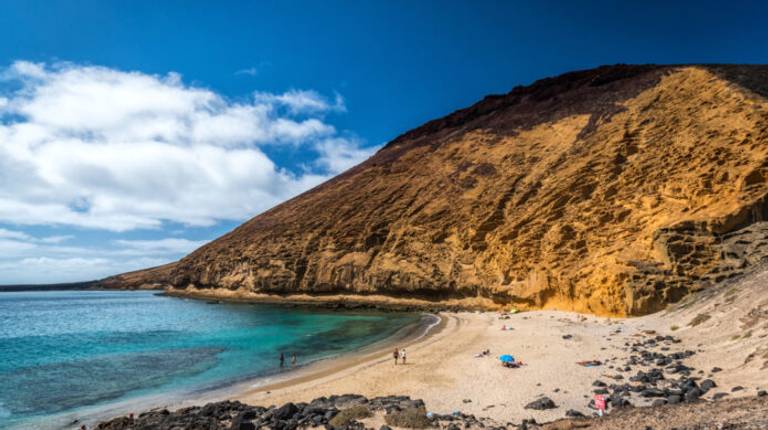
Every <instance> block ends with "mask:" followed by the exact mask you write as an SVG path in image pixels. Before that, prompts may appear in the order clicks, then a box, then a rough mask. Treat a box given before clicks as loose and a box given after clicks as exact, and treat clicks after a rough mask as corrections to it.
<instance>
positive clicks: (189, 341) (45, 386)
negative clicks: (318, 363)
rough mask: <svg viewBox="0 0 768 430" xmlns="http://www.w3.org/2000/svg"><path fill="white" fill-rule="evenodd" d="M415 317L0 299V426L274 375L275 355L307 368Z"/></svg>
mask: <svg viewBox="0 0 768 430" xmlns="http://www.w3.org/2000/svg"><path fill="white" fill-rule="evenodd" d="M418 319H419V316H418V315H414V314H397V313H374V312H357V313H352V312H336V311H319V310H309V309H296V308H287V307H279V306H269V305H249V304H218V305H212V304H207V303H205V302H202V301H196V300H187V299H179V298H171V297H163V296H158V295H155V294H154V293H153V292H147V291H139V292H134V291H124V292H104V291H51V292H17V293H0V428H4V427H7V426H11V425H19V424H24V423H27V424H28V425H31V424H29V423H34V422H41V419H42V420H43V421H44V420H45V418H46V417H53V416H56V415H61V414H62V413H75V414H76V412H77V411H78V409H80V408H85V407H93V406H98V405H109V404H114V403H115V402H119V401H124V400H126V399H131V398H136V397H140V396H147V395H155V394H163V393H170V392H173V393H179V392H196V391H199V390H207V389H213V388H217V387H221V386H224V385H228V384H233V383H236V382H238V381H242V380H244V379H247V378H253V377H258V376H264V375H268V374H272V373H276V372H278V371H279V370H280V368H279V360H278V356H279V352H281V351H282V352H285V353H286V358H287V357H289V355H288V354H289V353H292V352H296V353H297V354H298V359H299V362H300V364H302V363H307V362H309V361H312V360H317V359H320V358H324V357H329V356H333V355H337V354H340V353H343V352H346V351H350V350H354V349H358V348H360V347H363V346H365V345H368V344H371V343H374V342H376V341H379V340H382V339H384V338H386V337H388V336H391V335H393V334H394V333H395V332H397V331H398V330H399V329H401V328H402V327H404V326H405V325H408V324H410V323H414V322H416V321H418ZM286 361H287V362H289V361H290V360H289V359H288V360H286ZM91 409H92V408H91Z"/></svg>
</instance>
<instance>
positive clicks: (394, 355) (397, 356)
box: [392, 348, 400, 366]
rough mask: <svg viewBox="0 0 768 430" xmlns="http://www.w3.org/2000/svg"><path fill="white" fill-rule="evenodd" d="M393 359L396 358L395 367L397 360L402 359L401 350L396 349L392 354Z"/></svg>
mask: <svg viewBox="0 0 768 430" xmlns="http://www.w3.org/2000/svg"><path fill="white" fill-rule="evenodd" d="M392 357H394V358H395V366H397V359H398V358H400V350H399V349H397V348H395V352H393V353H392Z"/></svg>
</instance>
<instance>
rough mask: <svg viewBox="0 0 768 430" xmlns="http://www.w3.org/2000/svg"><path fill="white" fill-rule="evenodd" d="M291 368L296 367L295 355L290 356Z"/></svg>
mask: <svg viewBox="0 0 768 430" xmlns="http://www.w3.org/2000/svg"><path fill="white" fill-rule="evenodd" d="M291 367H296V353H295V352H294V353H293V354H291Z"/></svg>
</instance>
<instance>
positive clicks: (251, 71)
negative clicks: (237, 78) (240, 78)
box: [235, 67, 259, 76]
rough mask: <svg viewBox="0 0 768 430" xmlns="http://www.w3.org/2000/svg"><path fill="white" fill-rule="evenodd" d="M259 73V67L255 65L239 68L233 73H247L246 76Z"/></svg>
mask: <svg viewBox="0 0 768 430" xmlns="http://www.w3.org/2000/svg"><path fill="white" fill-rule="evenodd" d="M258 74H259V69H257V68H255V67H249V68H247V69H240V70H238V71H236V72H235V75H248V76H256V75H258Z"/></svg>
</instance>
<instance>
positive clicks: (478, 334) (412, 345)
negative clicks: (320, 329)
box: [155, 273, 768, 428]
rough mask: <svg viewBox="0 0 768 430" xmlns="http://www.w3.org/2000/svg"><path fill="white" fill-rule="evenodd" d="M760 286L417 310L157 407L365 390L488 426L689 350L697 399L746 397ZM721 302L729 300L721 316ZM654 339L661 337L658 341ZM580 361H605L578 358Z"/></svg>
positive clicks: (563, 402)
mask: <svg viewBox="0 0 768 430" xmlns="http://www.w3.org/2000/svg"><path fill="white" fill-rule="evenodd" d="M766 282H768V273H765V274H760V275H756V276H753V277H751V278H748V279H746V280H744V281H742V282H739V283H736V284H731V285H724V286H722V287H720V288H717V289H713V290H710V291H707V292H706V293H704V294H701V295H699V296H698V297H695V298H691V299H690V300H686V301H683V302H682V303H680V304H678V305H675V306H671V307H670V308H668V309H667V310H666V311H663V312H660V313H657V314H653V315H648V316H645V317H640V318H629V319H623V318H606V317H598V316H592V315H583V314H577V313H572V312H562V311H551V310H540V311H530V312H520V313H515V314H503V313H499V312H491V311H487V312H445V313H440V314H439V323H436V322H435V319H434V318H433V319H432V320H431V322H430V319H429V317H425V320H424V321H423V322H422V324H421V325H418V326H416V328H414V327H412V328H411V329H410V331H409V332H407V333H405V334H403V333H401V334H400V335H399V337H396V338H394V339H389V340H387V341H384V342H381V343H379V344H377V345H373V346H371V347H368V348H366V349H364V350H361V351H358V352H354V353H350V354H345V355H342V356H340V357H337V358H334V359H329V360H323V361H320V362H317V363H314V364H310V365H308V366H304V367H300V368H299V369H297V370H295V371H291V372H286V373H284V374H281V375H277V376H272V377H269V378H262V379H257V380H252V381H246V382H244V383H242V384H239V385H237V386H233V387H227V388H224V389H221V390H218V391H215V392H207V393H201V394H200V395H199V396H197V397H193V398H186V399H184V400H183V401H182V402H180V403H176V402H172V403H170V404H169V403H166V404H165V405H157V404H156V405H155V406H156V407H157V406H160V407H167V408H169V409H178V408H180V407H188V406H193V405H203V404H205V403H208V402H216V401H222V400H239V401H242V402H244V403H246V404H250V405H261V406H265V407H267V406H271V405H275V406H281V405H284V404H286V403H288V402H294V403H298V402H310V401H312V400H313V399H317V398H320V397H323V396H327V397H330V396H332V395H342V394H360V395H363V396H366V397H368V398H374V397H378V396H410V397H411V398H412V399H422V400H423V401H424V402H425V404H426V406H427V410H428V411H429V412H433V413H435V414H440V415H444V414H452V413H455V412H461V413H463V414H471V415H474V416H476V417H478V418H487V419H488V421H486V423H491V424H492V425H499V426H504V425H506V424H508V423H520V422H521V421H522V420H524V419H531V418H533V419H535V420H536V421H537V422H539V423H541V422H550V421H554V420H558V419H561V418H564V417H565V416H566V412H567V411H569V410H574V411H578V412H581V413H583V414H585V415H587V416H590V415H592V414H593V412H594V411H593V410H591V409H590V408H589V407H588V404H589V402H590V400H591V399H593V397H594V391H595V390H596V389H598V388H600V387H597V386H596V384H595V381H601V382H603V383H605V384H607V385H609V386H611V385H614V384H618V385H622V384H634V385H637V384H638V382H637V380H635V379H634V377H636V375H637V374H638V372H648V371H652V370H654V368H655V367H658V366H659V363H654V361H655V359H651V360H644V359H640V356H642V355H644V354H651V353H652V354H665V355H670V354H674V353H678V352H679V353H683V352H685V351H688V352H689V353H690V354H689V355H690V356H688V355H686V356H685V358H683V359H676V360H675V363H677V364H678V365H680V364H684V365H685V366H689V367H690V368H691V369H690V370H689V372H690V373H689V374H690V376H691V377H693V378H694V379H695V380H698V381H700V382H701V381H702V380H704V379H709V378H711V379H713V380H714V381H716V388H713V389H710V390H708V391H707V392H705V393H704V394H703V395H702V396H701V399H703V400H707V401H709V400H713V398H717V397H725V398H726V399H731V398H738V397H754V396H755V395H756V393H757V392H758V391H759V390H765V389H766V388H767V387H768V372H765V368H766V364H767V363H768V354H766V349H765V346H764V343H765V340H764V338H765V337H766V336H768V324H765V321H766V319H765V318H764V317H765V311H766V309H768V299H767V298H766V294H767V293H766V292H765V289H764V288H762V287H761V286H762V285H764V284H765V283H766ZM724 303H727V304H728V307H727V312H726V310H725V308H724V307H723V304H724ZM425 322H426V323H425ZM662 338H667V339H666V340H659V339H662ZM395 346H396V347H399V348H406V350H407V353H408V361H407V364H406V365H402V364H398V365H395V364H394V361H393V359H392V349H393V348H394V347H395ZM484 350H490V354H488V355H487V356H477V355H478V354H479V353H480V352H482V351H484ZM502 354H511V355H513V356H514V357H515V358H516V359H517V360H518V361H520V362H522V363H523V365H522V366H521V367H519V368H506V367H503V366H502V365H501V364H500V361H499V360H498V357H499V355H502ZM588 360H596V361H599V362H600V363H601V364H600V365H598V366H593V367H585V366H583V365H581V364H579V362H583V361H588ZM630 364H631V366H630ZM665 366H666V365H665ZM717 368H719V369H717ZM665 372H667V373H666V375H667V380H666V381H662V383H661V385H660V386H661V387H665V386H669V385H668V383H670V382H671V381H673V380H675V379H677V378H678V377H679V376H680V375H678V374H674V373H669V372H668V369H666V370H665ZM686 374H688V373H686ZM640 384H641V385H642V383H641V382H640ZM649 387H650V386H649ZM653 387H656V385H655V384H653ZM627 394H628V397H627V399H628V400H629V401H630V402H631V403H632V405H634V406H649V405H650V404H651V403H652V402H653V401H658V396H643V395H641V394H639V393H638V392H632V393H627ZM543 396H546V397H548V398H550V399H551V400H552V401H554V403H555V405H556V407H554V408H551V409H546V410H533V409H527V408H526V405H527V404H529V403H530V402H532V401H534V400H536V399H539V398H541V397H543ZM654 410H655V409H654ZM694 415H695V414H694ZM616 418H618V417H616ZM686 419H689V418H686ZM376 420H379V421H380V420H381V416H380V415H379V416H375V417H373V418H371V419H370V420H369V422H368V421H367V422H366V423H367V424H368V425H369V426H373V427H376V428H378V425H379V423H378V421H376ZM661 420H662V422H663V421H664V420H665V418H662V419H661ZM657 427H658V426H656V427H654V428H657ZM639 428H644V427H639ZM658 428H667V427H666V426H664V425H662V426H660V427H658Z"/></svg>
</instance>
